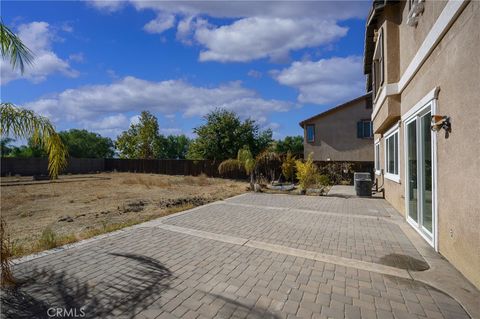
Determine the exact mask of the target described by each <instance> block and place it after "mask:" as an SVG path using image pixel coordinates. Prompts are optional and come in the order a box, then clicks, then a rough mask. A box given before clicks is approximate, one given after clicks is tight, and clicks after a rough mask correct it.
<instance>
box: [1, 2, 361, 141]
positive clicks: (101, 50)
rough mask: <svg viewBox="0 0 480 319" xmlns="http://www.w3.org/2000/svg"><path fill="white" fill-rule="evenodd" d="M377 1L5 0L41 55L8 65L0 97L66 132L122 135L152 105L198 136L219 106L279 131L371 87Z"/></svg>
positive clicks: (5, 8)
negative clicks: (367, 66)
mask: <svg viewBox="0 0 480 319" xmlns="http://www.w3.org/2000/svg"><path fill="white" fill-rule="evenodd" d="M369 5H370V2H369V1H364V2H362V1H352V2H348V1H337V2H331V1H308V2H301V1H294V2H289V1H281V2H274V1H260V2H246V1H230V2H224V1H208V2H205V1H203V2H198V1H197V2H187V1H177V2H166V1H149V2H144V1H138V0H129V1H122V2H118V1H84V2H75V1H63V2H62V1H52V2H42V1H34V2H27V1H2V3H1V9H2V10H1V12H2V19H3V21H4V23H6V24H7V25H8V26H10V27H11V28H12V29H13V30H14V31H15V32H17V33H18V34H19V36H20V37H21V38H22V39H23V41H24V42H25V43H26V44H27V45H28V46H29V47H30V48H31V49H32V51H33V52H34V53H35V57H36V59H35V63H34V65H33V66H32V67H28V68H27V70H26V72H25V73H24V74H23V75H21V74H19V73H18V72H16V71H14V70H12V69H11V68H10V66H9V64H8V62H5V61H1V65H0V66H1V99H2V102H6V101H8V102H13V103H15V104H17V105H21V106H25V107H28V108H31V109H34V110H35V111H37V112H38V113H40V114H43V115H45V116H48V117H49V118H51V119H52V120H53V121H54V122H55V124H56V126H57V129H59V130H64V129H69V128H85V129H88V130H91V131H95V132H98V133H100V134H102V135H105V136H109V137H112V138H115V137H116V136H117V135H118V134H119V133H120V132H121V131H123V130H126V129H127V128H128V126H129V125H130V123H131V122H132V121H135V119H136V117H137V115H138V114H139V113H140V112H141V111H142V110H149V111H151V112H152V113H154V114H155V115H156V116H157V117H158V119H159V123H160V127H161V131H162V133H164V134H182V133H184V134H187V135H189V136H192V128H193V127H195V126H197V125H199V124H200V123H201V122H202V119H201V118H202V116H203V115H205V114H206V113H207V112H209V111H211V110H213V109H215V108H216V107H224V108H227V109H230V110H233V111H235V112H237V113H238V114H239V115H240V116H241V117H242V118H246V117H251V118H253V119H255V120H257V121H258V122H259V124H260V125H261V126H262V128H267V127H268V128H271V129H272V130H273V131H274V137H276V138H283V137H284V136H287V135H299V134H302V132H301V129H300V127H299V126H298V122H300V121H301V120H302V119H305V118H307V117H309V116H312V115H314V114H317V113H319V112H322V111H324V110H326V109H328V108H330V107H333V106H335V105H336V104H339V103H342V102H345V101H346V100H349V99H352V98H354V97H356V96H358V95H361V94H363V93H364V87H365V85H364V76H363V74H362V54H363V40H364V39H363V36H364V26H365V17H366V15H367V13H368V9H369Z"/></svg>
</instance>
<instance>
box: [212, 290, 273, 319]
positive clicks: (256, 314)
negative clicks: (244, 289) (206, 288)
mask: <svg viewBox="0 0 480 319" xmlns="http://www.w3.org/2000/svg"><path fill="white" fill-rule="evenodd" d="M210 295H211V296H213V297H215V298H217V299H221V300H223V301H225V306H224V307H226V308H227V309H226V312H227V313H234V312H235V311H237V310H240V311H242V312H246V313H248V318H259V319H260V318H266V319H280V316H278V315H276V314H274V313H272V312H270V311H268V310H267V309H264V308H261V307H256V306H253V307H251V306H248V305H245V304H243V303H241V302H239V301H237V300H233V299H230V298H227V297H225V296H221V295H217V294H210Z"/></svg>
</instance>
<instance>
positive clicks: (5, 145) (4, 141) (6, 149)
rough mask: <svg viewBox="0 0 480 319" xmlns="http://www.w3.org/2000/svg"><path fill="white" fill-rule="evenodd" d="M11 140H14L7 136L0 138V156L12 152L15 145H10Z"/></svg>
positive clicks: (5, 155) (6, 155)
mask: <svg viewBox="0 0 480 319" xmlns="http://www.w3.org/2000/svg"><path fill="white" fill-rule="evenodd" d="M12 142H15V140H14V139H13V138H9V137H2V138H0V156H1V157H8V156H9V155H10V154H11V153H12V151H13V150H14V148H15V146H12V145H10V144H11V143H12Z"/></svg>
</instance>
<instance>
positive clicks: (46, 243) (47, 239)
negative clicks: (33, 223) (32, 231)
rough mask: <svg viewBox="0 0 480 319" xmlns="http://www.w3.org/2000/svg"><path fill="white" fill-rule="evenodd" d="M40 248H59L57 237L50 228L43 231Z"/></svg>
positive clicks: (39, 243) (39, 241)
mask: <svg viewBox="0 0 480 319" xmlns="http://www.w3.org/2000/svg"><path fill="white" fill-rule="evenodd" d="M38 246H39V248H41V249H52V248H55V247H57V235H56V234H55V232H54V231H53V230H52V229H51V228H50V227H47V228H45V229H44V230H43V232H42V236H41V237H40V239H39V240H38Z"/></svg>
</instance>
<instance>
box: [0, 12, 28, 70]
mask: <svg viewBox="0 0 480 319" xmlns="http://www.w3.org/2000/svg"><path fill="white" fill-rule="evenodd" d="M0 47H1V51H2V57H3V58H8V59H9V60H10V64H11V65H12V68H13V69H15V68H17V67H18V68H19V69H20V71H21V72H22V73H23V71H24V70H25V64H32V63H33V53H32V51H30V49H29V48H27V47H26V46H25V44H23V42H22V40H20V38H19V37H18V36H17V35H16V34H15V33H13V32H12V30H10V29H9V28H8V27H7V26H6V25H5V24H3V21H1V20H0Z"/></svg>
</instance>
